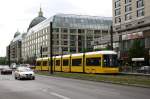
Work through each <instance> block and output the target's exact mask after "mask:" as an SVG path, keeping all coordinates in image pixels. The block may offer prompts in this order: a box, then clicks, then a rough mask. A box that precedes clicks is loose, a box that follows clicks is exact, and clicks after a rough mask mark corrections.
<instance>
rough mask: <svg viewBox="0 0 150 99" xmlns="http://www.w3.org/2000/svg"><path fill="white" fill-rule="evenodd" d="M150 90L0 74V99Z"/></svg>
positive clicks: (140, 96) (133, 95) (95, 96)
mask: <svg viewBox="0 0 150 99" xmlns="http://www.w3.org/2000/svg"><path fill="white" fill-rule="evenodd" d="M149 93H150V89H148V88H140V87H131V86H122V85H115V84H108V83H100V82H92V81H84V80H76V79H68V78H59V77H48V76H40V75H36V79H35V80H15V79H14V77H13V75H0V99H149V96H150V94H149Z"/></svg>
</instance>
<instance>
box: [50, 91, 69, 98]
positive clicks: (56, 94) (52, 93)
mask: <svg viewBox="0 0 150 99" xmlns="http://www.w3.org/2000/svg"><path fill="white" fill-rule="evenodd" d="M50 94H51V95H54V96H57V97H59V98H62V99H70V98H69V97H65V96H63V95H60V94H58V93H54V92H51V93H50Z"/></svg>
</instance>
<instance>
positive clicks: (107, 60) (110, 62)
mask: <svg viewBox="0 0 150 99" xmlns="http://www.w3.org/2000/svg"><path fill="white" fill-rule="evenodd" d="M103 66H104V67H117V66H118V61H117V55H104V56H103Z"/></svg>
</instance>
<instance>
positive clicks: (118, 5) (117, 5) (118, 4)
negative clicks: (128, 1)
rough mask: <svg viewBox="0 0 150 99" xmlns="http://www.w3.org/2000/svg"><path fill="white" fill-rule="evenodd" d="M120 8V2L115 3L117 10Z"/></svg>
mask: <svg viewBox="0 0 150 99" xmlns="http://www.w3.org/2000/svg"><path fill="white" fill-rule="evenodd" d="M117 7H120V0H117V1H115V8H117Z"/></svg>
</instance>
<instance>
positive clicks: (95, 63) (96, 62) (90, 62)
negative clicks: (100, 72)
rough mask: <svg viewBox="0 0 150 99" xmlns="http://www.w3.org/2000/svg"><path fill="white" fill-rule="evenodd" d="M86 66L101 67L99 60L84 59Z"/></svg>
mask: <svg viewBox="0 0 150 99" xmlns="http://www.w3.org/2000/svg"><path fill="white" fill-rule="evenodd" d="M86 66H101V58H100V57H98V58H86Z"/></svg>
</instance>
